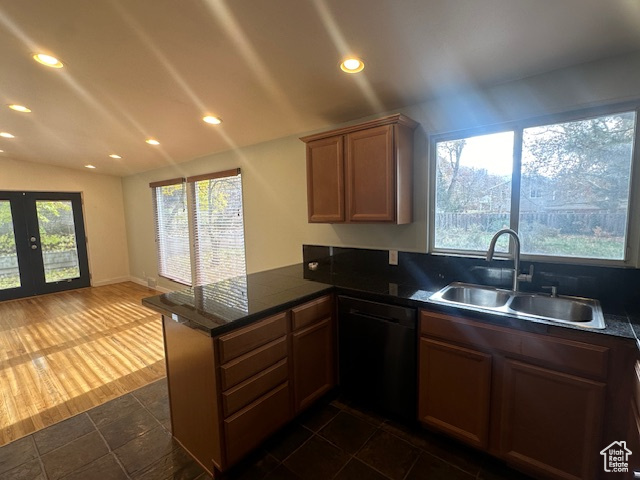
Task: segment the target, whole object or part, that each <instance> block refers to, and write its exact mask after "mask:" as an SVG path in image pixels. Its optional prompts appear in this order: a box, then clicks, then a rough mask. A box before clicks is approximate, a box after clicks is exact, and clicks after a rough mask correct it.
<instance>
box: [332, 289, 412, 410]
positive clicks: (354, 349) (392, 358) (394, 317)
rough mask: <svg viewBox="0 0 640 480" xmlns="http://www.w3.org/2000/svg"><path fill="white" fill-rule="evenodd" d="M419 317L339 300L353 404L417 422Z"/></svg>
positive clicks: (344, 374) (344, 367) (345, 382)
mask: <svg viewBox="0 0 640 480" xmlns="http://www.w3.org/2000/svg"><path fill="white" fill-rule="evenodd" d="M416 323H417V312H416V310H415V309H413V308H406V307H399V306H396V305H387V304H384V303H378V302H371V301H368V300H361V299H358V298H351V297H346V296H338V349H339V350H338V354H339V362H340V385H341V387H342V391H343V393H344V394H345V396H346V397H347V399H353V400H355V401H356V402H358V403H361V404H364V405H367V406H370V407H373V408H375V409H376V410H379V411H380V412H381V413H384V414H386V415H388V416H390V417H394V418H399V419H402V420H409V421H415V419H416V383H417V373H416V369H417V358H416V355H417V337H416Z"/></svg>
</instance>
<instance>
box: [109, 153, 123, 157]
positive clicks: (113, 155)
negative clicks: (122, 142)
mask: <svg viewBox="0 0 640 480" xmlns="http://www.w3.org/2000/svg"><path fill="white" fill-rule="evenodd" d="M109 156H110V157H111V158H122V157H121V156H120V155H116V154H115V153H112V154H111V155H109Z"/></svg>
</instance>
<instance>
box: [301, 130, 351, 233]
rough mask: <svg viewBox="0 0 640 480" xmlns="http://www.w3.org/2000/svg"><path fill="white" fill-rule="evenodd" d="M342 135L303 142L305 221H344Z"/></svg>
mask: <svg viewBox="0 0 640 480" xmlns="http://www.w3.org/2000/svg"><path fill="white" fill-rule="evenodd" d="M343 143H344V142H343V137H342V135H340V136H337V137H330V138H324V139H322V140H316V141H314V142H309V143H307V207H308V209H309V222H318V223H319V222H325V223H330V222H344V150H343V149H344V145H343Z"/></svg>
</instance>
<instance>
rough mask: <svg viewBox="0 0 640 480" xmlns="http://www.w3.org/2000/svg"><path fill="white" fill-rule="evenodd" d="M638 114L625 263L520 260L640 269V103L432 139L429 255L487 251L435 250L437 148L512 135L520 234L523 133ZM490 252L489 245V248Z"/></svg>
mask: <svg viewBox="0 0 640 480" xmlns="http://www.w3.org/2000/svg"><path fill="white" fill-rule="evenodd" d="M628 112H635V114H636V124H635V132H634V141H633V145H632V153H631V170H630V175H629V187H630V188H629V200H628V208H627V220H626V222H627V223H626V226H627V232H626V238H625V240H626V245H625V255H624V259H622V260H613V259H602V258H586V257H565V256H552V255H539V254H527V253H522V254H521V259H523V260H526V261H536V262H545V263H564V264H582V265H594V266H619V267H620V266H622V267H636V268H638V267H640V253H639V251H640V205H639V206H638V207H637V208H634V205H635V204H636V203H637V202H638V200H639V199H640V198H639V197H640V167H639V166H638V164H639V160H638V156H639V155H640V144H639V142H640V102H624V103H617V104H612V105H604V106H598V107H591V108H584V109H579V110H572V111H568V112H562V113H554V114H549V115H544V116H538V117H531V118H527V119H524V120H517V121H509V122H504V123H500V124H492V125H484V126H480V127H472V128H468V129H461V130H455V131H452V132H444V133H439V134H434V135H430V136H429V145H428V151H429V154H428V161H429V165H428V168H427V172H428V182H427V212H428V218H427V241H428V245H427V251H428V252H429V253H430V254H433V255H447V256H459V257H484V256H485V255H486V250H459V249H447V248H436V247H435V218H436V178H437V171H436V168H437V165H436V164H437V148H436V146H437V144H438V143H439V142H445V141H450V140H459V139H463V138H469V137H474V136H478V135H490V134H494V133H502V132H508V131H513V133H514V144H513V171H512V177H511V215H510V221H509V223H510V228H513V229H515V230H516V231H518V227H519V214H520V194H521V171H522V142H523V132H524V130H525V129H527V128H531V127H538V126H545V125H551V124H557V123H566V122H574V121H580V120H587V119H590V118H594V117H599V116H606V115H615V114H621V113H628ZM512 243H513V242H509V252H507V253H498V252H496V255H495V256H496V257H498V258H508V257H509V256H512V255H513V251H512ZM487 248H488V245H487Z"/></svg>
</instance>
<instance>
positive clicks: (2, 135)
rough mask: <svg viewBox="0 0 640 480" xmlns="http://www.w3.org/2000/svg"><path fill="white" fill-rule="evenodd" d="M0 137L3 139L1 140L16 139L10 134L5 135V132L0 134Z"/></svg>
mask: <svg viewBox="0 0 640 480" xmlns="http://www.w3.org/2000/svg"><path fill="white" fill-rule="evenodd" d="M0 137H3V138H16V137H14V136H13V135H11V134H10V133H7V132H0Z"/></svg>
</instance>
